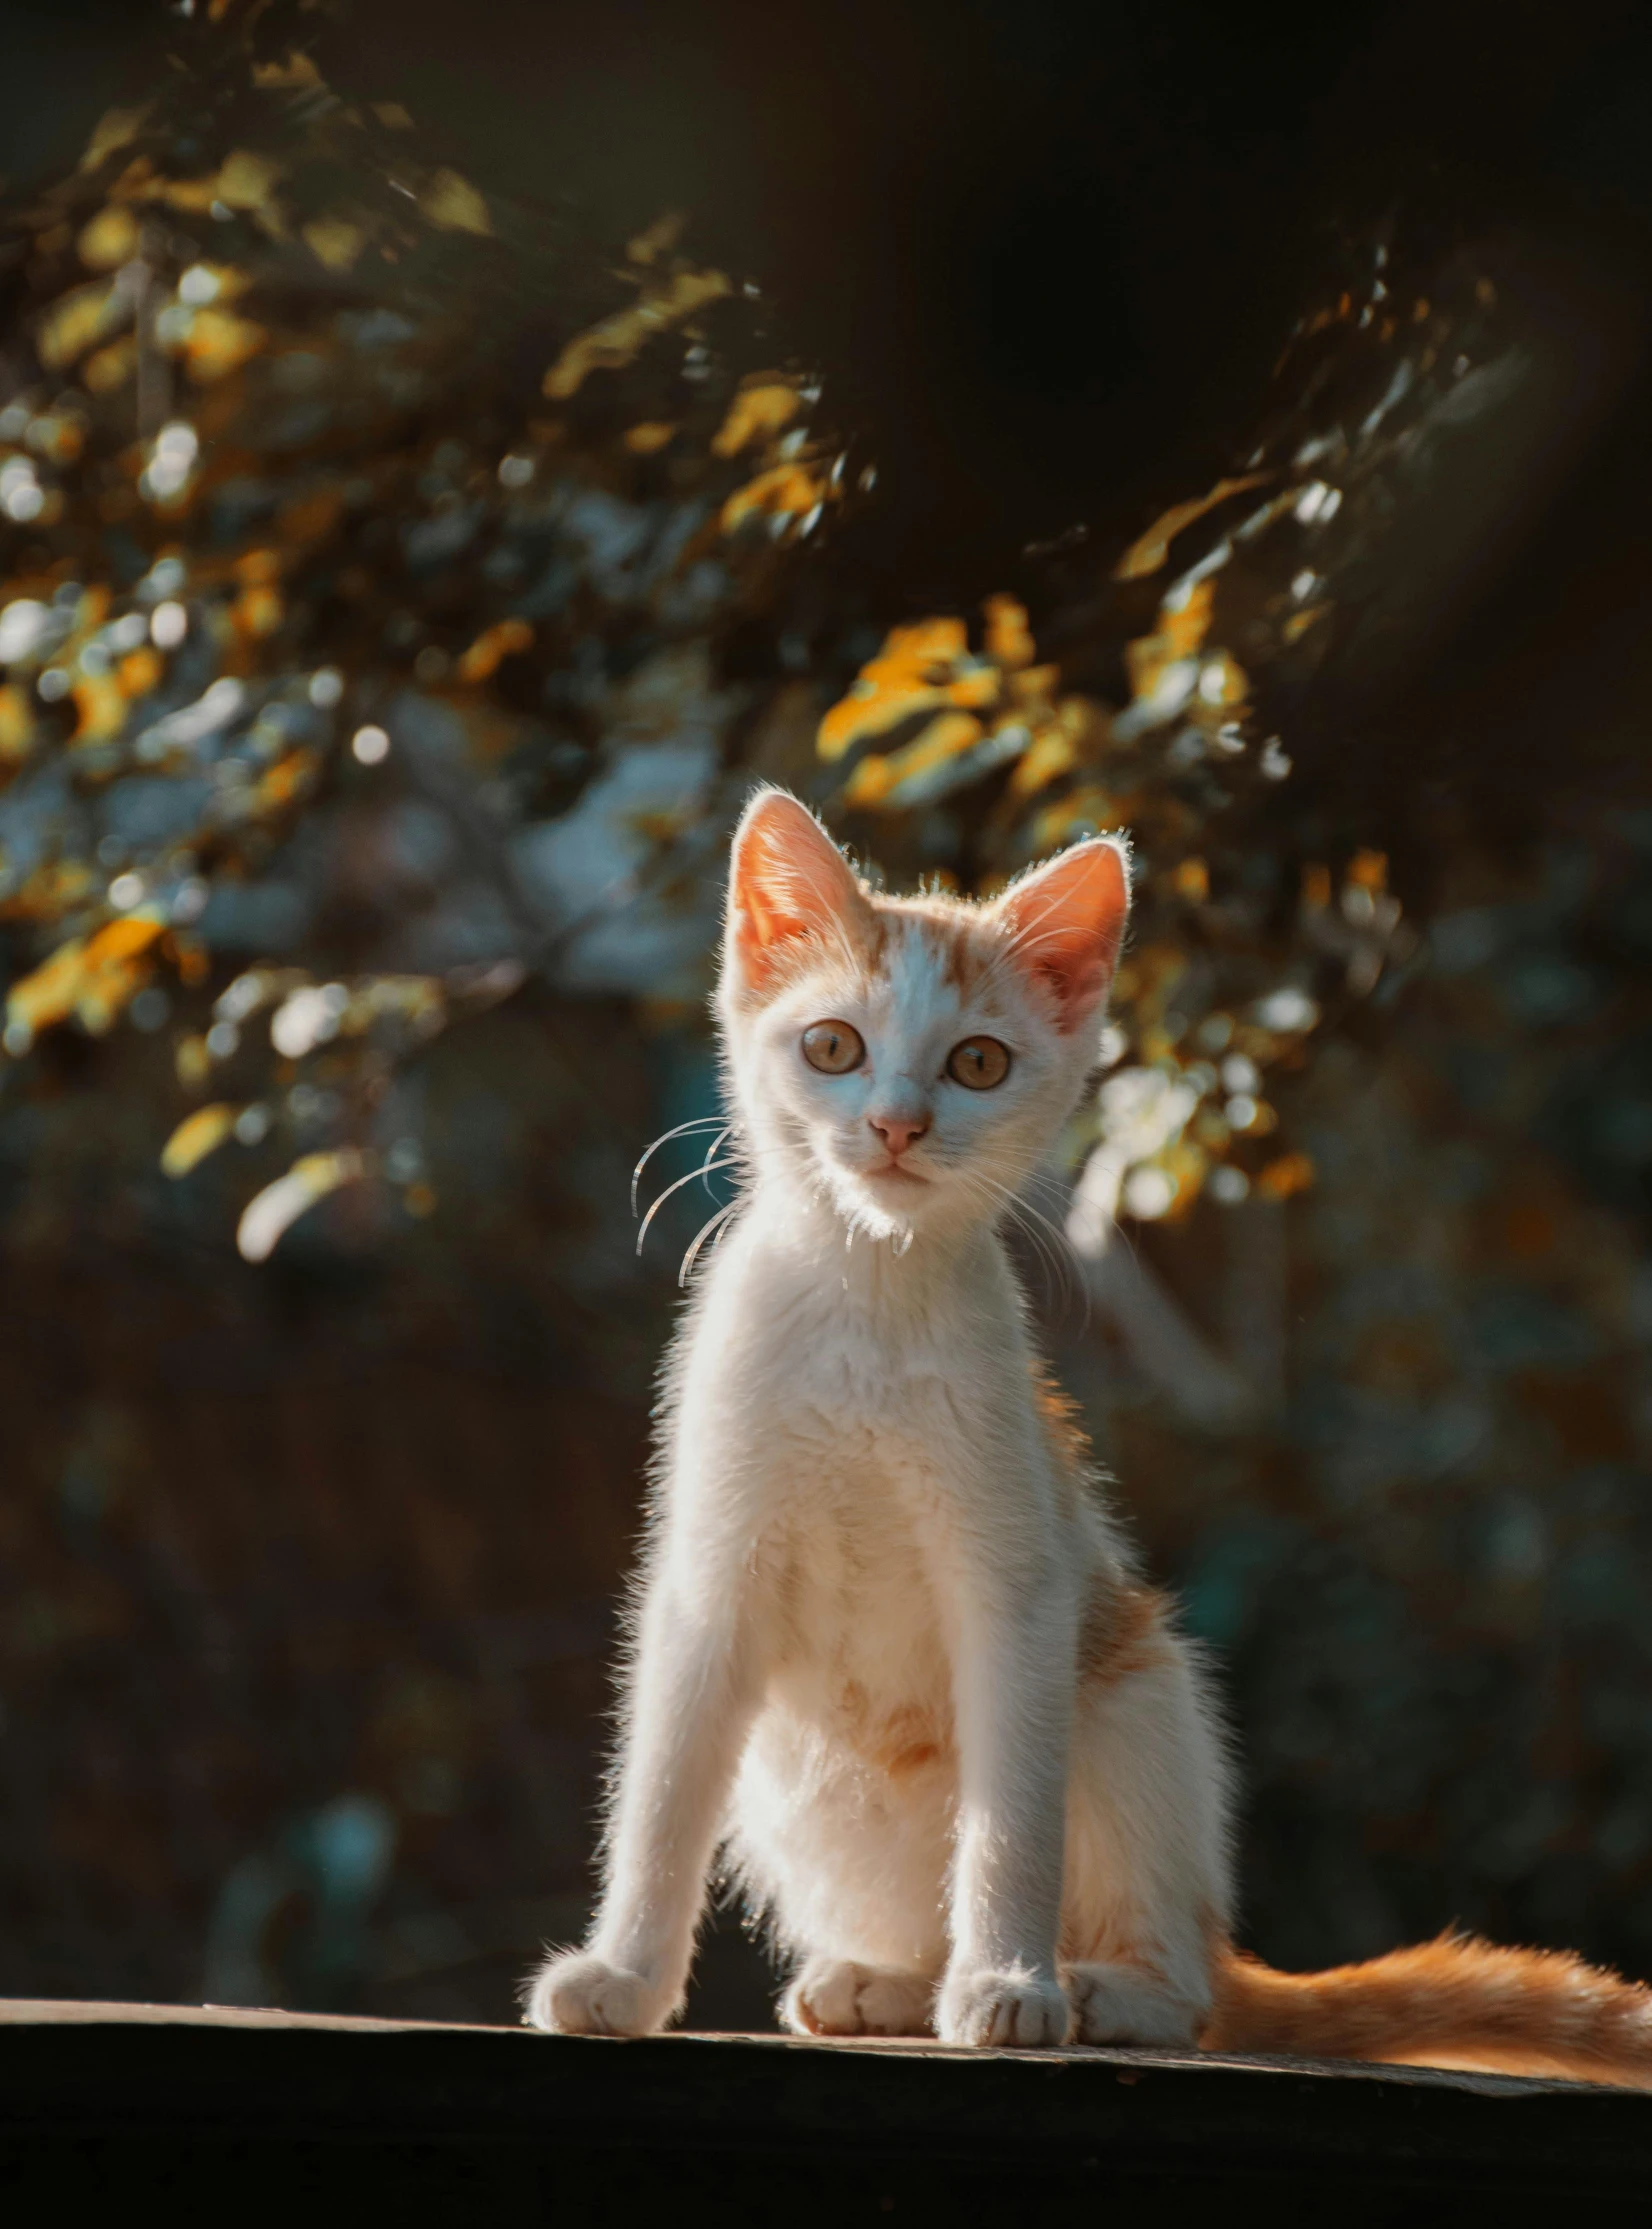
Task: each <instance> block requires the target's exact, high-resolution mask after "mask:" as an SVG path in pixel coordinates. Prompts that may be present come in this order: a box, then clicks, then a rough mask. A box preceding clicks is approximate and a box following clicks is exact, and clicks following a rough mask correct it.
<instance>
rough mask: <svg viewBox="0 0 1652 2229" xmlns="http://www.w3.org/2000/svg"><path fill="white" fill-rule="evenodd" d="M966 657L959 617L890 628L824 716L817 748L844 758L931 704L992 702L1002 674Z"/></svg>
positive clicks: (971, 705) (828, 755)
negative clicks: (970, 663)
mask: <svg viewBox="0 0 1652 2229" xmlns="http://www.w3.org/2000/svg"><path fill="white" fill-rule="evenodd" d="M968 656H969V637H968V633H967V631H966V629H965V627H964V623H963V621H962V620H961V619H920V620H917V621H915V622H914V623H913V624H912V625H911V626H906V627H892V628H891V629H890V630H889V634H888V638H887V639H886V641H885V643H884V646H883V648H882V649H881V650H880V651H879V652H878V655H877V656H876V657H875V658H873V659H870V660H869V661H868V663H867V664H866V665H864V666H863V667H862V668H861V670H860V674H859V677H858V679H857V680H856V682H855V684H854V686H853V688H851V689H850V691H849V693H848V695H847V696H846V697H843V698H841V699H840V700H839V701H838V703H836V704H834V705H833V706H832V707H831V709H830V710H829V711H828V712H827V713H826V715H825V717H824V718H823V719H822V721H821V723H820V731H819V734H818V736H817V737H816V741H815V748H816V750H817V751H818V752H819V753H820V756H821V757H822V758H823V759H837V758H842V756H843V754H844V753H845V752H846V751H847V750H849V749H850V748H851V747H852V746H853V745H854V744H856V743H858V742H860V741H861V740H862V739H863V738H864V737H866V736H870V735H882V734H885V733H886V732H887V731H888V730H889V729H890V728H892V727H898V726H899V725H900V723H901V722H902V721H903V720H905V719H908V718H910V717H911V715H912V714H913V713H915V712H923V711H926V710H928V709H929V708H930V707H931V706H934V707H936V708H937V709H938V708H939V707H941V706H943V705H947V704H952V705H957V706H960V707H963V708H966V709H968V708H975V707H979V706H982V705H987V704H990V703H991V702H992V700H993V698H994V697H995V696H996V695H997V693H998V676H997V675H996V674H995V673H994V672H993V671H992V670H991V669H990V668H981V669H971V668H969V667H968V666H966V664H965V661H966V660H967V659H968Z"/></svg>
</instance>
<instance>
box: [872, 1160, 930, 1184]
mask: <svg viewBox="0 0 1652 2229" xmlns="http://www.w3.org/2000/svg"><path fill="white" fill-rule="evenodd" d="M861 1175H862V1176H863V1177H865V1179H866V1181H867V1182H868V1183H869V1184H927V1183H928V1182H929V1179H928V1177H927V1176H925V1175H924V1174H923V1172H922V1170H920V1169H909V1168H908V1167H907V1165H906V1163H905V1162H904V1161H880V1162H879V1163H878V1165H877V1167H876V1168H875V1169H862V1171H861Z"/></svg>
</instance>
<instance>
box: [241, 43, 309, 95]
mask: <svg viewBox="0 0 1652 2229" xmlns="http://www.w3.org/2000/svg"><path fill="white" fill-rule="evenodd" d="M252 82H253V83H254V85H256V86H257V87H258V88H259V89H260V91H262V92H271V93H282V92H286V93H309V92H315V91H317V90H318V89H324V88H325V86H326V82H327V81H326V79H325V78H324V77H323V76H322V74H321V72H320V71H319V70H318V69H317V68H316V66H315V64H314V63H313V62H312V61H311V60H310V57H309V56H308V55H307V54H303V53H300V52H299V50H298V49H297V48H296V47H295V48H294V49H293V51H292V53H291V54H289V55H288V57H287V59H286V60H285V62H255V63H254V64H253V66H252Z"/></svg>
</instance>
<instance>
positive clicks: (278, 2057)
mask: <svg viewBox="0 0 1652 2229" xmlns="http://www.w3.org/2000/svg"><path fill="white" fill-rule="evenodd" d="M134 2176H137V2177H138V2178H139V2183H140V2185H141V2187H142V2189H143V2191H144V2192H145V2194H146V2197H147V2199H148V2200H149V2201H150V2202H151V2203H153V2202H154V2201H156V2200H159V2201H161V2202H163V2203H164V2202H167V2201H173V2202H175V2203H176V2204H177V2205H178V2206H179V2208H180V2210H184V2211H186V2213H187V2215H188V2217H190V2218H208V2215H207V2213H206V2211H205V2210H204V2209H205V2208H207V2207H210V2208H211V2209H212V2217H214V2218H215V2217H216V2214H217V2211H218V2208H219V2207H220V2206H222V2207H223V2208H224V2209H226V2212H227V2211H228V2210H229V2209H233V2216H234V2218H237V2219H238V2220H241V2221H246V2220H252V2219H262V2218H272V2219H273V2218H277V2217H282V2218H288V2217H290V2215H291V2212H292V2210H293V2209H294V2208H295V2207H298V2206H302V2207H304V2208H305V2209H306V2210H307V2211H308V2213H309V2214H310V2215H311V2216H312V2218H314V2219H319V2220H333V2219H339V2220H344V2219H359V2218H362V2213H361V2209H362V2208H363V2207H371V2209H372V2214H371V2218H373V2219H374V2220H380V2221H394V2222H397V2223H401V2222H408V2223H412V2222H425V2221H430V2222H448V2221H452V2222H469V2221H475V2220H479V2219H481V2218H482V2214H481V2211H480V2209H481V2208H483V2207H486V2208H487V2210H488V2214H489V2216H490V2217H491V2215H492V2213H493V2211H494V2210H495V2209H496V2208H499V2207H506V2206H508V2207H510V2208H511V2209H512V2210H513V2212H514V2213H515V2215H516V2218H517V2219H518V2220H522V2219H526V2220H528V2221H543V2222H557V2223H560V2222H567V2223H569V2224H572V2223H575V2222H577V2223H579V2224H581V2225H582V2229H584V2225H586V2224H590V2223H605V2222H609V2221H612V2222H615V2223H619V2222H627V2223H629V2222H634V2221H638V2220H641V2219H644V2218H647V2215H646V2214H645V2211H644V2209H653V2210H654V2211H656V2212H657V2210H658V2208H659V2207H660V2205H661V2204H662V2203H669V2204H670V2205H671V2206H672V2208H673V2212H674V2216H678V2215H682V2214H683V2213H684V2212H685V2210H686V2211H687V2212H688V2218H690V2219H694V2218H697V2216H698V2213H699V2212H700V2211H703V2210H704V2208H705V2207H706V2206H708V2205H710V2206H714V2207H715V2208H716V2210H717V2211H718V2212H719V2213H720V2214H722V2215H723V2217H724V2218H725V2219H727V2220H729V2221H730V2222H735V2223H738V2224H740V2225H741V2229H745V2225H746V2224H766V2223H769V2222H774V2223H776V2224H779V2223H785V2224H786V2225H787V2229H797V2225H798V2224H800V2223H812V2222H817V2221H818V2222H825V2221H828V2220H830V2221H833V2222H835V2223H841V2222H843V2221H845V2220H846V2219H848V2220H857V2221H858V2220H861V2219H870V2218H873V2217H878V2218H883V2217H887V2216H891V2215H892V2216H895V2217H896V2218H901V2217H904V2218H907V2219H909V2220H914V2221H916V2220H922V2219H925V2218H928V2217H929V2216H930V2214H931V2213H932V2212H935V2211H936V2210H937V2209H938V2208H939V2207H941V2206H942V2205H944V2204H956V2203H960V2202H961V2203H965V2204H967V2206H968V2208H969V2211H970V2214H971V2217H972V2218H973V2217H975V2216H977V2215H978V2213H979V2211H980V2210H981V2209H982V2208H985V2207H991V2208H992V2209H993V2210H994V2212H995V2213H996V2214H997V2215H998V2216H999V2218H1001V2219H1007V2220H1009V2221H1012V2222H1013V2221H1018V2220H1019V2219H1021V2218H1022V2213H1021V2209H1022V2208H1031V2209H1034V2211H1032V2212H1029V2213H1028V2214H1027V2218H1029V2219H1030V2218H1038V2219H1043V2218H1044V2217H1045V2211H1046V2209H1048V2208H1053V2207H1054V2206H1056V2205H1059V2204H1061V2203H1062V2202H1063V2201H1068V2200H1074V2199H1077V2200H1080V2201H1082V2202H1085V2203H1087V2204H1092V2205H1093V2204H1096V2203H1099V2202H1101V2201H1103V2200H1105V2201H1106V2202H1107V2203H1108V2205H1109V2209H1110V2211H1109V2220H1110V2222H1129V2221H1133V2220H1136V2219H1141V2220H1148V2219H1151V2220H1153V2221H1154V2222H1155V2223H1160V2224H1162V2223H1166V2222H1172V2221H1178V2220H1181V2219H1187V2220H1190V2221H1191V2220H1194V2219H1200V2220H1203V2221H1208V2219H1209V2211H1208V2209H1209V2207H1210V2205H1211V2203H1212V2202H1213V2201H1217V2202H1221V2201H1223V2200H1231V2199H1232V2198H1234V2197H1238V2196H1241V2195H1243V2194H1245V2193H1247V2192H1248V2193H1250V2194H1252V2195H1254V2197H1255V2198H1256V2199H1258V2200H1262V2201H1266V2202H1273V2203H1277V2202H1278V2201H1279V2200H1281V2199H1289V2200H1290V2201H1292V2202H1293V2204H1295V2205H1296V2206H1297V2208H1298V2209H1299V2210H1298V2211H1297V2212H1296V2213H1295V2215H1294V2216H1293V2218H1294V2219H1297V2220H1303V2219H1321V2218H1323V2219H1326V2220H1330V2219H1332V2218H1334V2219H1335V2220H1336V2221H1337V2222H1338V2223H1339V2224H1341V2223H1350V2222H1364V2221H1384V2222H1391V2221H1393V2220H1395V2219H1396V2218H1398V2217H1397V2214H1396V2207H1405V2208H1407V2210H1408V2212H1412V2211H1414V2210H1415V2208H1416V2206H1417V2204H1418V2202H1420V2201H1427V2200H1429V2199H1435V2200H1439V2201H1444V2202H1447V2203H1450V2204H1452V2205H1453V2206H1454V2207H1455V2206H1456V2205H1460V2204H1461V2203H1462V2202H1463V2201H1465V2200H1472V2199H1478V2200H1480V2201H1481V2202H1495V2203H1498V2204H1500V2205H1501V2206H1502V2207H1503V2209H1504V2214H1505V2218H1516V2217H1517V2216H1518V2217H1519V2218H1524V2215H1523V2213H1520V2211H1519V2210H1520V2209H1521V2208H1527V2209H1531V2210H1533V2211H1541V2212H1543V2213H1549V2212H1551V2211H1552V2208H1553V2205H1554V2203H1555V2201H1557V2200H1565V2199H1567V2198H1570V2199H1572V2200H1574V2201H1581V2202H1584V2203H1587V2204H1588V2205H1589V2206H1590V2208H1591V2210H1593V2209H1595V2208H1599V2207H1600V2206H1602V2205H1603V2204H1604V2203H1606V2202H1610V2201H1611V2200H1613V2199H1616V2200H1618V2201H1619V2202H1620V2203H1621V2201H1623V2200H1625V2199H1628V2198H1630V2197H1631V2196H1634V2197H1636V2198H1639V2199H1641V2201H1642V2202H1643V2203H1644V2200H1645V2193H1646V2192H1647V2190H1648V2187H1649V2185H1652V2096H1647V2095H1643V2094H1641V2093H1639V2092H1634V2091H1626V2090H1615V2089H1607V2088H1597V2087H1594V2086H1591V2085H1588V2084H1583V2083H1569V2082H1543V2081H1528V2080H1522V2079H1518V2078H1515V2077H1512V2076H1502V2075H1472V2074H1448V2073H1441V2072H1437V2071H1434V2070H1431V2069H1423V2068H1409V2067H1375V2066H1350V2065H1345V2064H1341V2063H1338V2064H1329V2063H1321V2062H1317V2061H1306V2060H1283V2059H1279V2060H1265V2059H1237V2058H1220V2057H1216V2056H1214V2055H1206V2054H1198V2053H1195V2054H1185V2055H1179V2054H1172V2053H1162V2052H1147V2051H1090V2050H1082V2051H1060V2052H1031V2051H996V2052H969V2051H953V2050H947V2049H945V2048H943V2047H941V2046H939V2045H935V2044H924V2043H830V2042H822V2043H816V2042H802V2041H796V2040H793V2039H791V2038H786V2037H780V2036H693V2035H669V2036H657V2037H651V2038H648V2039H645V2040H643V2041H638V2042H611V2041H605V2040H598V2039H583V2038H571V2037H547V2036H536V2035H530V2034H528V2033H526V2032H524V2031H522V2030H520V2029H513V2028H480V2027H475V2028H473V2027H459V2026H439V2025H436V2024H433V2023H417V2022H402V2021H390V2020H358V2019H345V2018H335V2017H327V2016H323V2015H312V2014H303V2013H290V2012H278V2011H271V2012H255V2011H243V2010H240V2009H235V2008H227V2007H224V2008H220V2007H211V2006H199V2007H196V2006H181V2005H132V2004H92V2003H58V2002H40V2001H33V2000H27V1999H13V2000H9V2001H8V2000H0V2177H3V2180H4V2186H5V2187H6V2189H7V2191H8V2195H9V2196H11V2197H12V2198H14V2199H15V2198H17V2197H28V2198H31V2199H36V2200H39V2201H50V2203H51V2204H52V2206H53V2208H54V2210H60V2209H61V2207H62V2205H63V2203H64V2201H65V2200H66V2199H69V2198H72V2197H73V2196H75V2195H77V2194H84V2196H85V2198H86V2199H87V2200H89V2201H100V2202H103V2203H107V2202H108V2201H110V2200H111V2199H115V2198H117V2197H118V2196H119V2195H120V2194H122V2193H123V2192H129V2191H131V2190H133V2188H134V2184H133V2177H134ZM1304 2207H1306V2208H1307V2210H1306V2211H1304V2210H1302V2209H1303V2208H1304Z"/></svg>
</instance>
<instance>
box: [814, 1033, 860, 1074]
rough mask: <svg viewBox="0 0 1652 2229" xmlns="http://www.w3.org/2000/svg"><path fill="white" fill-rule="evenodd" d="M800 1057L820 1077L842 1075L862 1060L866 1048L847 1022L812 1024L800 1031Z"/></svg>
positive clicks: (858, 1034) (856, 1066) (857, 1065)
mask: <svg viewBox="0 0 1652 2229" xmlns="http://www.w3.org/2000/svg"><path fill="white" fill-rule="evenodd" d="M803 1057H804V1059H805V1060H806V1061H807V1062H808V1063H809V1066H810V1067H811V1068H818V1069H819V1070H820V1072H821V1074H822V1075H823V1076H846V1075H848V1073H849V1071H850V1069H851V1068H858V1067H859V1066H860V1064H861V1062H862V1061H863V1060H864V1059H865V1058H866V1047H865V1046H864V1045H863V1044H862V1043H861V1036H860V1031H859V1030H858V1029H851V1028H850V1027H849V1024H848V1023H847V1022H815V1023H814V1024H813V1025H812V1026H811V1027H810V1028H808V1029H806V1030H805V1031H804V1032H803Z"/></svg>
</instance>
